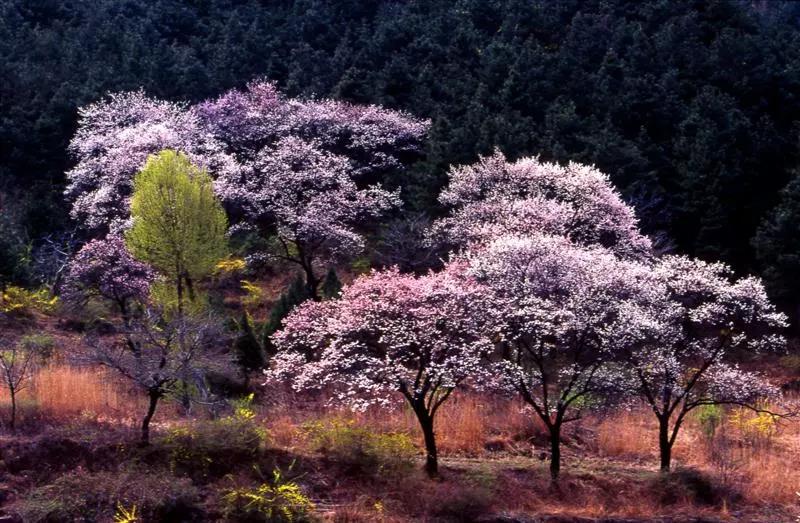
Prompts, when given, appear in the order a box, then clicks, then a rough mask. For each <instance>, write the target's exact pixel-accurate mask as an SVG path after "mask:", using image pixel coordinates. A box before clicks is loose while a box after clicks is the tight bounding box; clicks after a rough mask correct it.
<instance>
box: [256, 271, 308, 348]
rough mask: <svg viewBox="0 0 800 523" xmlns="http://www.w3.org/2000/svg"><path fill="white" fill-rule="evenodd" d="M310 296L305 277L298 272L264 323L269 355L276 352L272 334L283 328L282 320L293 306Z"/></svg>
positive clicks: (265, 342) (265, 346)
mask: <svg viewBox="0 0 800 523" xmlns="http://www.w3.org/2000/svg"><path fill="white" fill-rule="evenodd" d="M310 297H311V296H310V295H309V293H308V288H307V287H306V282H305V279H304V278H303V276H302V275H299V274H298V275H297V277H295V279H294V280H292V283H291V284H290V285H289V288H288V289H286V291H285V292H284V293H283V294H281V296H280V298H278V301H277V302H276V303H275V305H274V306H273V307H272V310H271V311H270V314H269V320H267V323H266V325H264V338H263V339H264V342H263V344H262V345H263V347H264V352H265V353H266V354H267V355H270V356H271V355H273V354H274V353H275V352H274V347H273V346H272V341H271V340H270V336H272V335H273V334H275V333H276V332H277V331H278V329H280V328H281V322H283V319H284V318H285V317H286V316H288V315H289V313H290V312H291V311H292V309H293V308H295V307H296V306H297V305H300V304H301V303H303V302H304V301H306V300H307V299H309V298H310Z"/></svg>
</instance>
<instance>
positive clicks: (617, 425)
mask: <svg viewBox="0 0 800 523" xmlns="http://www.w3.org/2000/svg"><path fill="white" fill-rule="evenodd" d="M262 396H263V398H268V400H267V399H263V398H262V400H260V401H258V402H257V403H256V411H257V413H258V420H259V423H261V424H262V425H263V427H264V428H266V429H267V430H268V431H269V441H270V445H271V446H273V447H275V448H276V449H280V450H281V451H282V452H283V451H285V452H287V453H290V454H292V455H294V456H297V457H298V459H302V458H303V457H309V458H312V457H313V454H314V450H313V449H310V448H309V446H308V444H307V442H306V441H305V440H304V438H303V437H302V427H303V425H304V423H306V422H308V421H309V420H313V421H320V420H322V421H324V420H332V419H339V420H342V419H344V420H347V422H348V423H351V424H353V425H354V426H358V427H367V428H368V429H369V430H371V431H375V432H379V433H406V434H410V435H411V436H412V437H413V438H414V440H415V441H417V444H418V445H419V444H420V443H421V441H420V440H421V436H420V434H419V433H418V431H417V427H416V422H415V419H414V418H413V415H412V414H411V413H410V412H409V411H407V410H405V409H403V408H400V407H398V408H397V409H395V410H392V411H385V410H372V411H368V412H366V413H358V414H355V413H352V412H349V411H345V410H337V409H331V408H326V407H324V406H322V405H321V403H320V402H318V401H307V400H306V401H300V400H299V399H298V398H295V397H293V396H292V395H291V394H287V393H285V392H275V391H268V390H265V391H262ZM20 404H21V419H22V423H21V426H22V428H21V429H20V430H19V431H18V434H16V435H14V437H15V438H17V439H19V438H24V437H28V434H30V437H31V438H33V437H35V434H37V433H40V432H42V431H43V430H45V429H44V428H43V427H55V426H59V425H64V424H67V425H69V424H72V425H73V426H74V425H75V424H76V423H77V424H81V423H85V424H87V425H90V426H92V427H97V426H102V425H103V424H107V425H113V426H115V427H123V430H124V428H125V427H127V428H128V430H129V431H130V438H131V440H133V439H134V438H135V432H134V431H135V428H136V426H137V424H138V420H139V417H140V416H141V413H142V412H143V411H144V409H145V403H144V399H143V398H142V397H141V396H139V395H137V394H136V393H135V391H131V390H128V389H127V388H126V387H125V383H124V382H122V381H120V379H118V378H117V377H116V376H115V375H114V374H111V373H108V372H105V371H102V370H99V369H88V368H74V367H69V366H66V365H61V366H51V367H47V368H44V369H42V370H40V371H39V372H38V374H37V375H36V376H35V378H34V379H33V381H32V383H31V385H30V386H29V388H28V389H27V390H25V391H24V392H23V393H22V394H21V401H20ZM7 405H8V398H7V397H6V396H2V395H0V409H6V408H7ZM0 415H5V410H3V411H2V412H0ZM204 416H205V413H203V412H195V413H193V417H194V419H196V418H202V417H204ZM192 419H193V418H186V417H185V416H181V415H179V414H178V412H177V410H176V409H175V408H174V407H172V406H170V405H169V404H165V405H163V406H162V408H161V409H160V410H159V412H158V414H157V416H156V419H155V429H156V430H157V431H158V430H162V431H163V430H165V429H167V428H169V427H172V426H177V425H184V424H191V423H193V421H192ZM655 434H656V432H655V424H654V418H653V416H652V415H651V414H650V413H649V411H647V410H646V409H644V408H643V407H634V408H631V409H629V410H623V411H619V412H616V413H611V414H609V415H606V416H593V417H588V418H586V419H584V420H581V421H579V422H577V423H574V424H573V425H572V427H571V428H570V430H569V431H568V432H567V434H566V435H565V438H564V439H565V441H564V444H565V445H564V446H565V450H564V466H563V470H564V475H563V478H562V480H561V482H560V484H559V485H558V487H554V486H553V485H551V484H550V483H549V480H548V476H547V469H546V461H545V460H544V458H545V457H546V448H547V447H546V439H545V438H544V433H543V430H542V427H541V426H540V425H539V424H538V423H536V422H534V418H533V417H532V415H531V413H530V412H528V411H527V410H526V409H525V408H524V407H523V406H522V405H521V404H520V403H518V402H516V401H510V400H505V399H502V398H492V397H487V396H481V395H477V394H474V395H469V394H462V395H456V396H454V397H453V399H452V400H451V401H450V402H448V404H446V408H444V410H443V411H442V412H441V413H440V416H439V418H438V420H437V437H438V442H439V445H440V452H441V455H442V464H443V470H444V476H445V479H444V481H442V482H441V483H435V482H431V481H430V480H427V479H426V478H425V477H424V476H423V475H422V473H421V472H419V471H417V470H415V471H412V472H410V473H409V474H407V477H405V478H403V477H395V478H393V479H392V480H391V481H383V482H372V483H371V482H366V483H365V482H359V481H358V480H356V479H352V478H350V479H341V478H338V477H337V474H336V473H335V472H331V473H329V474H328V476H326V474H327V473H326V471H325V470H321V469H319V468H318V469H317V470H316V471H315V472H314V475H315V478H316V479H315V481H318V482H321V484H322V485H326V487H325V488H322V489H320V488H315V489H314V492H313V496H312V497H314V498H315V501H316V502H317V505H318V509H319V511H320V513H321V514H322V516H323V517H324V518H326V519H329V520H333V521H406V520H419V521H437V520H440V519H439V518H437V517H432V516H429V514H430V513H436V510H437V507H439V506H440V505H442V504H445V505H447V504H450V505H453V506H454V507H455V509H454V510H456V511H458V510H461V509H459V507H460V506H461V505H460V504H464V505H465V506H466V508H463V510H464V511H468V510H471V508H470V507H471V505H470V502H471V501H472V500H473V498H474V499H479V500H480V501H481V503H482V505H481V510H488V511H490V512H491V513H502V514H549V515H551V516H552V517H556V515H561V516H560V517H562V518H566V517H567V516H568V517H570V518H577V517H584V518H600V517H606V518H608V517H612V518H622V517H627V518H642V519H640V520H641V521H648V520H651V519H649V518H655V517H656V516H676V515H678V516H681V517H686V518H696V517H699V516H703V517H706V518H709V519H707V520H709V521H717V520H719V521H792V520H793V518H794V514H795V512H796V511H797V508H798V499H799V498H798V494H797V491H798V490H800V471H799V470H798V467H797V466H796V464H797V463H798V460H800V422H797V421H791V420H787V421H778V422H773V421H771V420H769V421H767V420H764V419H759V418H757V417H756V416H754V415H753V414H750V413H749V412H741V411H737V410H728V411H727V412H726V414H725V416H724V418H723V419H722V420H721V421H720V422H719V423H718V426H717V427H716V428H715V430H714V433H713V435H712V434H710V433H709V431H708V429H707V428H706V429H704V427H703V426H702V424H701V422H700V421H699V420H698V419H696V418H695V419H692V420H691V421H690V422H689V423H688V425H687V426H686V427H685V429H684V431H683V432H682V435H681V436H680V439H679V441H678V443H677V444H676V449H675V465H676V468H677V469H678V470H691V471H696V472H699V473H700V474H701V475H702V477H704V478H707V479H706V481H708V482H709V483H710V484H712V485H713V489H714V492H713V493H710V494H709V493H705V494H704V493H702V492H700V493H699V494H698V491H697V489H695V488H694V487H693V486H692V485H691V481H690V482H689V483H690V484H689V487H686V485H683V484H681V485H680V486H676V485H674V484H667V485H663V484H661V483H660V482H661V481H663V478H661V477H660V476H659V474H658V472H657V449H656V439H655ZM8 438H9V436H6V437H5V438H4V439H5V440H6V441H8ZM420 463H421V458H420ZM323 476H326V477H324V478H323V479H320V477H323ZM431 511H432V512H431ZM465 513H467V512H465ZM469 519H470V518H469V517H467V519H464V520H465V521H466V520H469ZM441 520H449V519H447V518H443V519H441ZM573 520H574V521H578V520H577V519H562V521H573ZM686 520H687V521H691V520H693V519H686ZM521 521H523V520H521ZM553 521H556V520H553ZM611 521H613V519H612V520H611ZM677 521H682V520H680V519H677Z"/></svg>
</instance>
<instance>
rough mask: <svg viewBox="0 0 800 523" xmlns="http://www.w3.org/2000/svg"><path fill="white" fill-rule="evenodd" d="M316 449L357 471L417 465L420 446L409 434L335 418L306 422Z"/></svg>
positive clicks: (379, 471)
mask: <svg viewBox="0 0 800 523" xmlns="http://www.w3.org/2000/svg"><path fill="white" fill-rule="evenodd" d="M303 432H304V434H305V435H306V436H307V437H308V438H309V440H310V442H311V445H312V446H313V448H314V450H316V451H317V452H320V453H322V454H323V455H325V456H327V457H329V458H331V459H332V460H334V461H336V462H338V463H340V464H343V465H345V466H347V467H348V468H350V469H352V471H353V472H358V473H381V472H386V471H397V470H401V469H407V468H410V467H411V466H413V461H414V458H415V457H416V455H417V449H416V447H415V446H414V442H413V441H412V439H411V437H410V436H409V435H408V434H404V433H396V432H392V433H385V434H381V433H375V432H372V431H370V430H369V429H368V428H366V427H360V426H358V425H356V424H355V423H353V422H352V421H345V420H341V419H333V420H329V421H325V422H323V421H317V422H310V423H306V424H304V425H303Z"/></svg>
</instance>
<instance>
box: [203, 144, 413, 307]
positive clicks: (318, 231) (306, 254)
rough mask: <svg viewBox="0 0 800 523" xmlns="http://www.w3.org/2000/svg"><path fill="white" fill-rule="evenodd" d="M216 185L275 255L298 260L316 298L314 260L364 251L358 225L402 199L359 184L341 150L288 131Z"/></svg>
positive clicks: (316, 262)
mask: <svg viewBox="0 0 800 523" xmlns="http://www.w3.org/2000/svg"><path fill="white" fill-rule="evenodd" d="M217 191H218V192H219V193H220V194H221V195H222V198H223V199H224V201H225V202H226V203H227V205H228V208H229V209H235V210H234V214H238V213H241V215H242V216H243V217H244V222H245V223H246V224H251V225H256V226H258V227H259V228H260V229H261V231H262V232H264V233H266V234H267V235H269V236H271V237H272V238H273V243H274V244H275V245H274V246H273V249H272V253H273V255H276V256H278V257H280V258H282V259H284V260H287V261H289V262H293V263H295V264H297V265H299V266H300V268H301V269H302V271H303V273H304V275H305V278H306V287H307V292H308V294H309V296H311V297H312V298H314V299H316V298H318V286H319V283H320V280H321V278H322V276H323V274H324V273H322V272H321V271H322V269H324V267H319V265H321V264H323V265H324V264H325V263H330V262H332V261H335V260H337V259H341V258H347V257H349V256H351V255H353V254H356V253H358V252H361V250H362V249H363V248H364V239H363V237H362V235H361V234H360V233H359V232H358V229H357V226H358V224H360V223H361V224H363V223H365V222H366V221H367V220H369V219H377V218H379V217H380V216H381V215H382V214H384V213H385V212H387V211H389V210H390V209H392V208H395V207H398V206H399V205H400V199H399V197H398V195H397V194H396V193H392V192H388V191H385V190H383V189H382V188H380V187H379V186H372V187H367V188H364V189H360V188H359V187H358V186H357V185H356V183H355V181H354V180H353V177H352V170H351V166H350V162H349V161H348V160H347V158H346V157H343V156H339V155H335V154H333V153H330V152H327V151H325V150H324V149H321V148H320V147H318V145H317V144H316V143H314V142H309V141H306V140H304V139H302V138H297V137H293V136H289V137H286V138H281V139H280V140H279V141H278V142H277V143H275V144H274V145H273V146H270V147H267V148H265V149H262V150H261V151H260V152H259V153H258V154H257V155H256V156H255V158H254V159H253V161H252V163H251V164H250V166H249V167H248V168H247V169H245V170H243V171H242V172H241V173H240V175H239V176H236V177H230V176H227V177H223V178H221V179H219V180H218V181H217Z"/></svg>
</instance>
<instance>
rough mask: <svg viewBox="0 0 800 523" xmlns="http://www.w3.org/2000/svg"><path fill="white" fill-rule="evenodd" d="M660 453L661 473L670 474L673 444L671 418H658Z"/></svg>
mask: <svg viewBox="0 0 800 523" xmlns="http://www.w3.org/2000/svg"><path fill="white" fill-rule="evenodd" d="M658 451H659V456H660V458H661V472H668V471H669V467H670V462H671V461H672V443H671V442H670V440H669V416H659V418H658Z"/></svg>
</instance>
